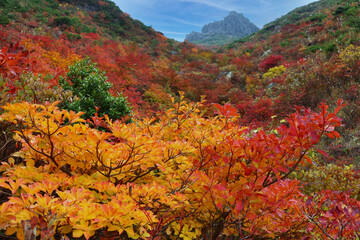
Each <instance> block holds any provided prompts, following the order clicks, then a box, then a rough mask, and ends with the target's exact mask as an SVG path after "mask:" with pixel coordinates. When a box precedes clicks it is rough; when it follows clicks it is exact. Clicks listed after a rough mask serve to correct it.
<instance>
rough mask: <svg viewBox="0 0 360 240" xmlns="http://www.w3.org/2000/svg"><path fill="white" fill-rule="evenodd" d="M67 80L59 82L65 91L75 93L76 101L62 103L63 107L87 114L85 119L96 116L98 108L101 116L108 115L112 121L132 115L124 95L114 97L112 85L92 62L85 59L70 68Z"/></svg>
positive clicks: (62, 79)
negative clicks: (111, 90) (111, 91)
mask: <svg viewBox="0 0 360 240" xmlns="http://www.w3.org/2000/svg"><path fill="white" fill-rule="evenodd" d="M69 69H70V70H69V72H68V73H67V75H66V77H65V78H61V79H60V80H59V82H60V84H61V86H62V87H63V88H64V90H70V91H72V92H73V95H74V96H75V99H74V100H73V101H70V100H67V101H65V102H63V103H62V107H63V108H64V109H67V110H73V111H75V112H80V111H82V112H85V114H84V115H83V116H82V117H83V118H85V119H88V118H90V117H91V116H94V115H95V113H96V109H95V107H98V108H99V110H98V114H99V116H103V115H104V114H107V115H108V116H109V118H110V119H114V120H115V119H120V118H122V117H125V116H127V115H129V114H130V108H129V106H128V104H127V101H126V99H125V98H124V97H123V96H122V94H120V93H118V96H117V97H115V96H112V95H111V94H110V92H109V89H110V88H111V86H112V84H111V83H109V82H107V81H106V79H107V78H106V77H105V73H104V72H102V71H100V70H99V69H98V68H96V65H95V64H94V63H91V62H90V60H89V59H88V58H87V59H84V60H81V61H79V62H77V63H75V64H74V65H72V66H70V67H69Z"/></svg>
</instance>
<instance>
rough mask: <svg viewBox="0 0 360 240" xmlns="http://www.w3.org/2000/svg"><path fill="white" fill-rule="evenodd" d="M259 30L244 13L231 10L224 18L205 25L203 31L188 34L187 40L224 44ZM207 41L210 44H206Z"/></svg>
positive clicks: (199, 42)
mask: <svg viewBox="0 0 360 240" xmlns="http://www.w3.org/2000/svg"><path fill="white" fill-rule="evenodd" d="M258 30H259V28H258V27H257V26H256V25H255V24H253V23H252V22H250V20H249V19H248V18H246V17H245V16H244V15H243V14H242V13H237V12H236V11H231V12H229V15H228V16H226V17H225V18H224V19H223V20H221V21H216V22H212V23H209V24H206V25H205V26H203V28H202V29H201V33H198V32H192V33H190V34H188V35H187V36H186V40H188V41H189V42H192V43H198V44H204V45H211V44H212V43H213V44H216V42H219V43H220V44H223V43H228V42H231V41H234V40H236V39H239V38H243V37H246V36H247V35H250V34H252V33H254V32H256V31H258ZM207 42H208V43H210V44H206V43H207Z"/></svg>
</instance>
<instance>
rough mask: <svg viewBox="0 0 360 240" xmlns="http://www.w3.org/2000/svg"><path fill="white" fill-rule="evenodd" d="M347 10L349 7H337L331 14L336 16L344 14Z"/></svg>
mask: <svg viewBox="0 0 360 240" xmlns="http://www.w3.org/2000/svg"><path fill="white" fill-rule="evenodd" d="M348 9H349V6H346V7H338V8H337V9H336V10H335V12H334V13H333V15H334V16H338V15H340V14H342V13H344V12H346V11H347V10H348Z"/></svg>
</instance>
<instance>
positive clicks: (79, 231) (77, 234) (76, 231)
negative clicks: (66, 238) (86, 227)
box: [73, 229, 84, 238]
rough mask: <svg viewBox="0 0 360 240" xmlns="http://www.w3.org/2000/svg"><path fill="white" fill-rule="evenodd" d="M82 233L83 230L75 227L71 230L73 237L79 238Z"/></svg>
mask: <svg viewBox="0 0 360 240" xmlns="http://www.w3.org/2000/svg"><path fill="white" fill-rule="evenodd" d="M83 234H84V231H83V230H79V229H76V230H74V231H73V237H74V238H79V237H81V236H82V235H83Z"/></svg>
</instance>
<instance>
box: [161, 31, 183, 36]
mask: <svg viewBox="0 0 360 240" xmlns="http://www.w3.org/2000/svg"><path fill="white" fill-rule="evenodd" d="M162 33H164V34H174V35H186V34H188V33H183V32H168V31H162Z"/></svg>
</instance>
